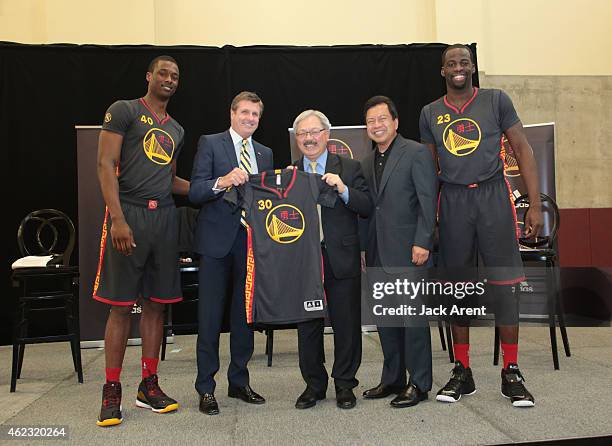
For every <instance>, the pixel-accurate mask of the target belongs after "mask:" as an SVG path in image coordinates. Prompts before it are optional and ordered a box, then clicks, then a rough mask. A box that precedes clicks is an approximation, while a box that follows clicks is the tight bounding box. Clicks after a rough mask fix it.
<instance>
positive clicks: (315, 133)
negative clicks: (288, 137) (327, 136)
mask: <svg viewBox="0 0 612 446" xmlns="http://www.w3.org/2000/svg"><path fill="white" fill-rule="evenodd" d="M326 130H327V129H312V130H300V131H299V132H295V136H296V138H304V137H306V135H310V136H312V137H313V138H318V137H319V135H321V133H323V132H324V131H326Z"/></svg>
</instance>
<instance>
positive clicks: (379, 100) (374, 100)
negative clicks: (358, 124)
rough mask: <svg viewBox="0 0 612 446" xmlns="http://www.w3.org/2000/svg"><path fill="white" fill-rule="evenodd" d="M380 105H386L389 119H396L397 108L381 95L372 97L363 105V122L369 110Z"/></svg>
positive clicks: (389, 99)
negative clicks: (389, 115)
mask: <svg viewBox="0 0 612 446" xmlns="http://www.w3.org/2000/svg"><path fill="white" fill-rule="evenodd" d="M380 104H387V108H388V109H389V113H390V114H391V117H392V118H393V119H394V120H395V119H397V107H395V104H394V103H393V101H392V100H391V98H389V97H387V96H382V95H377V96H372V97H371V98H370V99H368V100H367V101H366V103H365V105H364V106H363V119H364V120H365V118H366V116H367V114H368V110H369V109H371V108H373V107H376V106H377V105H380Z"/></svg>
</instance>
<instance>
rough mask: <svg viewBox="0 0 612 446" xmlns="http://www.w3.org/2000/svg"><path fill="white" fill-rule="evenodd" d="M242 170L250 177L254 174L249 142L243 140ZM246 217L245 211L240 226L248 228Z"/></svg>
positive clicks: (242, 213) (241, 216)
mask: <svg viewBox="0 0 612 446" xmlns="http://www.w3.org/2000/svg"><path fill="white" fill-rule="evenodd" d="M240 168H241V169H242V170H244V171H245V172H246V173H248V174H249V175H250V174H252V173H253V168H252V167H251V155H249V142H248V140H246V139H243V140H242V146H241V147H240ZM245 217H246V213H245V211H244V209H243V210H242V212H241V214H240V224H241V225H242V226H244V227H245V228H246V227H247V226H248V224H247V222H246V218H245Z"/></svg>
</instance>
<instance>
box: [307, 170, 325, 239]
mask: <svg viewBox="0 0 612 446" xmlns="http://www.w3.org/2000/svg"><path fill="white" fill-rule="evenodd" d="M310 171H311V172H312V173H317V162H316V161H310ZM317 212H318V214H319V241H320V242H323V223H322V221H321V205H320V204H317Z"/></svg>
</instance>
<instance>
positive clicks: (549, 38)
mask: <svg viewBox="0 0 612 446" xmlns="http://www.w3.org/2000/svg"><path fill="white" fill-rule="evenodd" d="M610 23H612V1H610V0H582V1H576V0H513V1H512V2H509V1H507V0H462V1H459V2H458V1H455V0H386V1H380V2H376V1H375V0H310V1H309V2H308V3H299V2H291V1H289V2H288V1H285V0H248V1H246V0H234V1H227V2H224V1H219V0H164V1H161V0H129V1H128V0H105V1H99V0H96V1H93V0H0V40H8V41H13V42H23V43H59V42H68V43H101V44H129V43H150V44H155V45H181V44H190V45H212V46H223V45H226V44H230V45H236V46H243V45H337V44H361V43H371V44H397V43H415V42H446V43H453V42H468V43H469V42H477V43H478V45H479V51H478V53H479V65H480V69H481V70H483V71H485V72H486V73H488V74H492V75H498V74H499V75H578V76H579V75H612V58H610V57H606V54H607V51H608V48H607V46H608V45H609V42H610V37H609V35H608V30H609V26H610Z"/></svg>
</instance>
